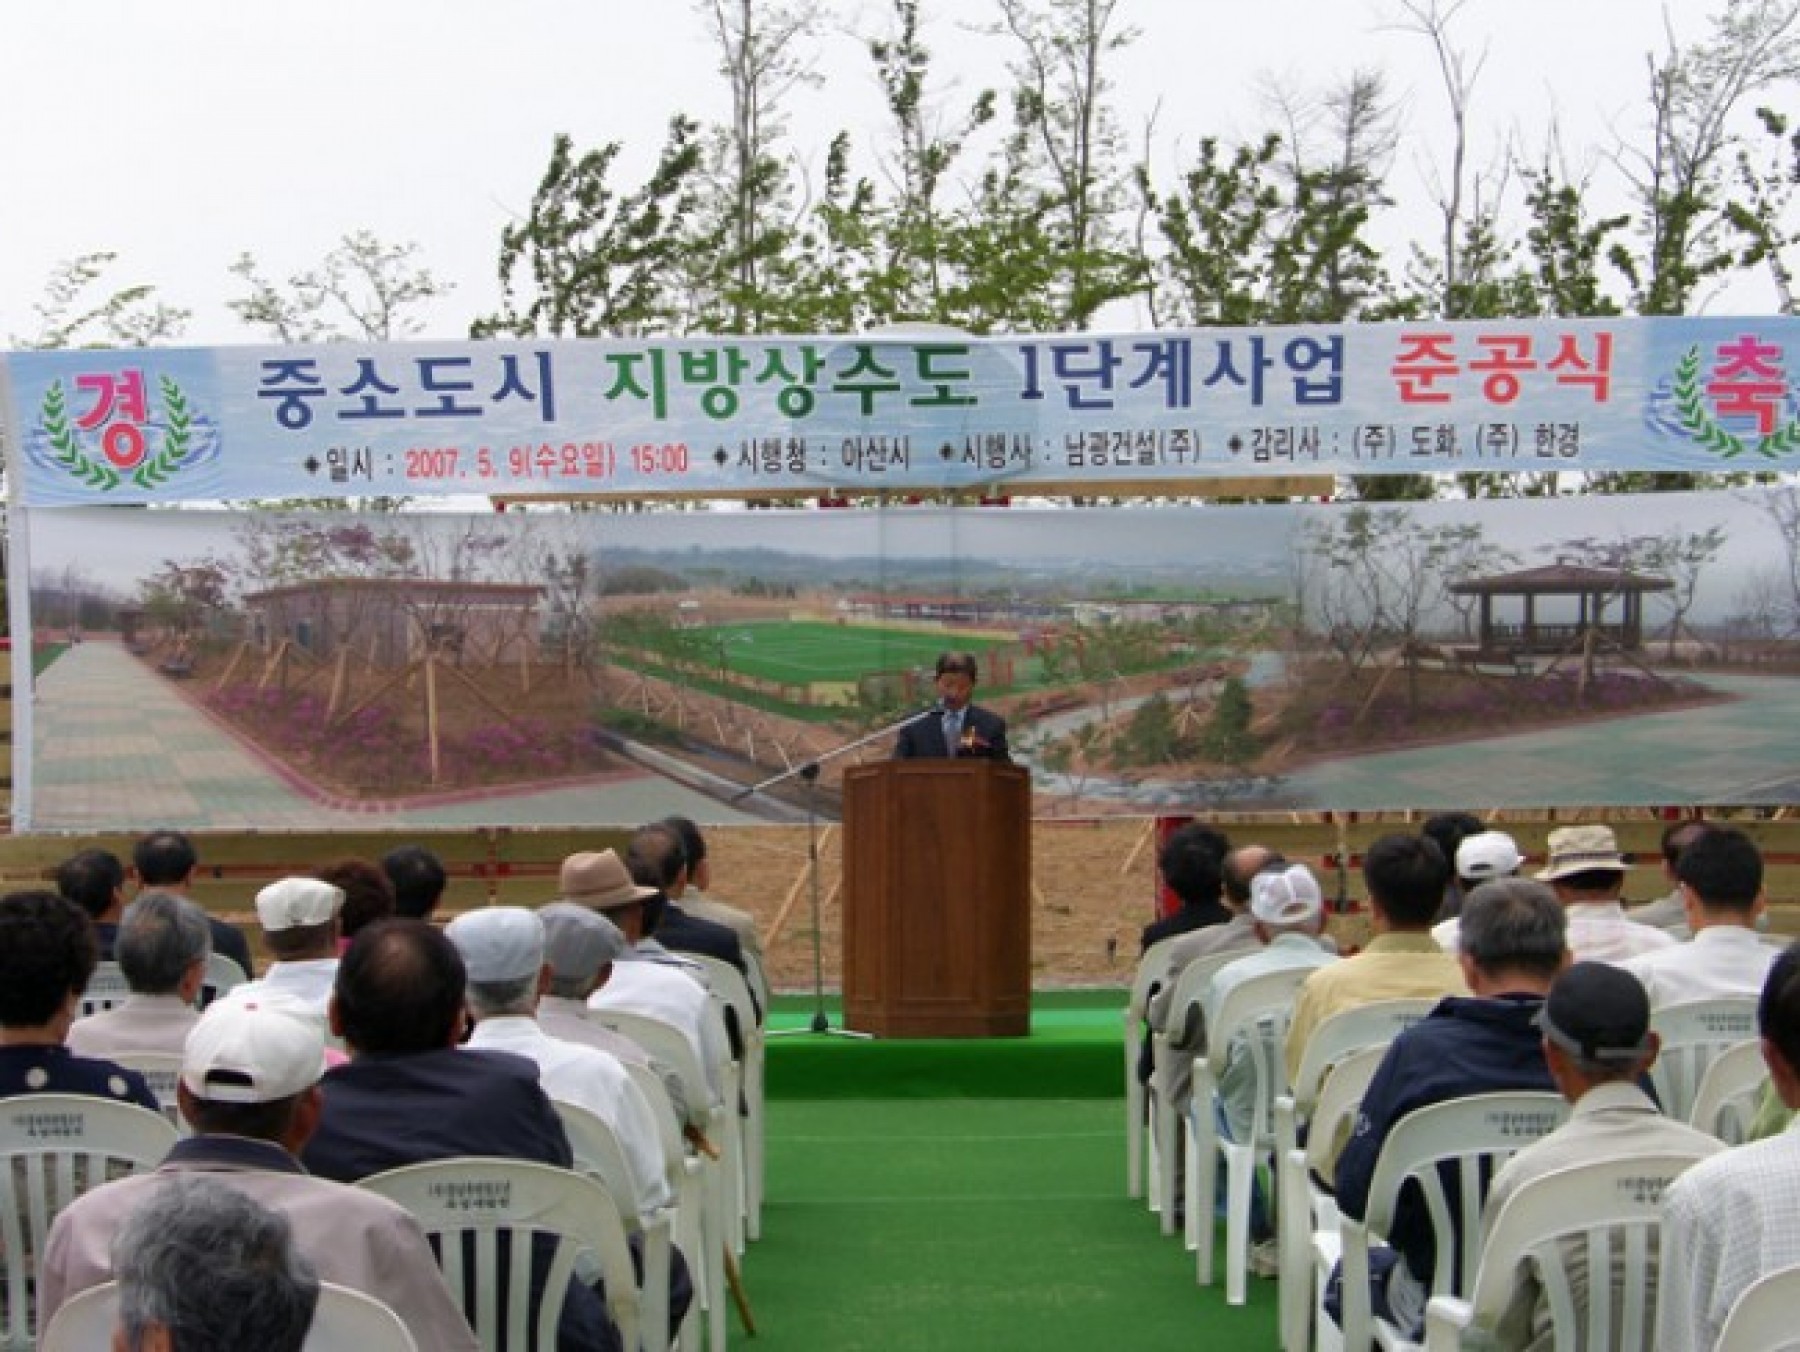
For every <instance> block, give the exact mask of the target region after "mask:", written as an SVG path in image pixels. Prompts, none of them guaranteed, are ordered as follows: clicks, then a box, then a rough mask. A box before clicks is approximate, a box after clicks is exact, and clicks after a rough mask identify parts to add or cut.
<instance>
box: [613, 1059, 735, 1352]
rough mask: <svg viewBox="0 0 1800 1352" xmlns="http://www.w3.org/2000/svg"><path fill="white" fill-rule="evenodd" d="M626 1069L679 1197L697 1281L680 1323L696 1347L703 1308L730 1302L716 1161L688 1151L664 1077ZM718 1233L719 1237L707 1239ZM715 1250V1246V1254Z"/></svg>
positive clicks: (681, 1243)
mask: <svg viewBox="0 0 1800 1352" xmlns="http://www.w3.org/2000/svg"><path fill="white" fill-rule="evenodd" d="M625 1073H626V1074H627V1075H629V1076H630V1077H631V1080H632V1083H634V1084H635V1085H637V1087H638V1089H639V1090H640V1091H642V1093H643V1095H644V1098H645V1100H646V1101H647V1102H648V1103H649V1104H650V1112H651V1115H652V1116H653V1117H655V1119H656V1132H657V1135H658V1137H659V1138H660V1139H661V1141H662V1147H663V1161H664V1167H665V1171H666V1172H665V1174H664V1177H665V1178H666V1179H667V1181H668V1184H669V1190H670V1191H671V1192H673V1193H674V1195H675V1214H674V1216H673V1217H672V1234H673V1238H674V1243H675V1246H676V1247H677V1248H678V1249H680V1250H681V1252H682V1254H683V1256H685V1257H686V1258H687V1260H688V1271H689V1273H690V1274H691V1275H692V1277H693V1279H694V1295H695V1299H694V1308H690V1309H689V1311H688V1317H687V1319H686V1320H685V1321H684V1322H683V1324H682V1335H681V1343H682V1346H683V1347H684V1348H685V1347H689V1346H695V1347H697V1346H698V1343H697V1342H696V1341H693V1340H691V1339H690V1338H689V1336H688V1331H689V1329H690V1328H691V1327H692V1326H693V1325H694V1323H695V1321H696V1320H697V1319H698V1317H699V1313H700V1312H701V1311H711V1310H713V1309H715V1308H717V1309H719V1310H721V1311H722V1310H723V1309H724V1303H725V1300H726V1289H725V1270H724V1267H723V1266H722V1264H721V1262H720V1258H721V1257H722V1255H723V1254H724V1251H725V1250H724V1243H725V1241H724V1237H723V1229H722V1227H720V1225H719V1223H718V1222H717V1221H716V1220H715V1219H713V1218H710V1217H709V1216H708V1214H707V1201H708V1198H709V1196H710V1195H711V1187H710V1185H709V1183H708V1180H707V1172H708V1171H709V1170H713V1171H716V1170H717V1168H718V1164H717V1162H716V1161H714V1160H709V1159H707V1158H706V1157H705V1156H704V1155H701V1154H699V1153H697V1152H695V1151H692V1150H689V1149H688V1144H687V1141H686V1140H685V1139H684V1137H683V1136H682V1130H681V1126H682V1124H681V1120H680V1119H679V1118H678V1117H677V1116H676V1115H675V1105H674V1104H673V1103H672V1102H671V1101H670V1099H669V1094H668V1091H667V1089H666V1088H665V1087H664V1085H663V1079H662V1076H661V1075H660V1074H658V1073H657V1071H656V1070H655V1069H653V1068H652V1067H650V1066H646V1065H637V1064H633V1063H630V1062H627V1063H626V1064H625ZM715 1234H716V1235H717V1238H716V1240H714V1239H710V1238H709V1236H713V1235H715ZM714 1248H717V1250H718V1253H717V1254H715V1253H714V1252H713V1250H714Z"/></svg>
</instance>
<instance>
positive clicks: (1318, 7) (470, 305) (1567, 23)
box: [0, 0, 1770, 343]
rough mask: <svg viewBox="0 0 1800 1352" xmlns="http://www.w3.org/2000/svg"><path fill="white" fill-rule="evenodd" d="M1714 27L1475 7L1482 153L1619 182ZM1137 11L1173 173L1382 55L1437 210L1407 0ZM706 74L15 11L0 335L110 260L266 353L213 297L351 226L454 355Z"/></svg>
mask: <svg viewBox="0 0 1800 1352" xmlns="http://www.w3.org/2000/svg"><path fill="white" fill-rule="evenodd" d="M838 7H839V10H840V12H841V13H844V14H846V15H849V16H857V15H860V16H861V21H860V27H861V28H862V29H863V30H864V31H867V30H870V29H874V28H879V27H881V26H883V25H884V24H885V22H886V19H885V16H886V14H887V12H888V5H887V4H886V3H885V0H860V5H859V4H858V0H839V6H838ZM1719 8H1720V4H1719V3H1718V0H1670V2H1669V4H1668V5H1667V6H1666V7H1665V6H1662V5H1658V4H1656V3H1654V0H1467V4H1466V6H1465V8H1464V11H1463V14H1462V16H1461V18H1460V20H1459V22H1458V27H1457V31H1458V32H1460V34H1461V35H1462V43H1463V46H1464V48H1465V50H1466V51H1467V52H1468V53H1469V54H1470V55H1471V56H1476V55H1479V54H1481V53H1482V52H1483V51H1485V53H1486V56H1485V61H1486V64H1485V67H1484V69H1483V72H1482V75H1481V78H1480V83H1479V84H1478V86H1477V92H1476V100H1475V106H1474V108H1473V111H1472V121H1473V126H1474V131H1475V140H1476V146H1475V150H1476V156H1477V159H1478V161H1479V162H1490V161H1491V160H1492V157H1493V156H1494V154H1495V151H1496V147H1497V146H1498V145H1500V144H1501V143H1502V142H1503V141H1504V140H1505V139H1506V138H1508V137H1513V138H1518V139H1520V140H1521V141H1522V143H1523V144H1524V145H1526V146H1527V147H1529V148H1531V149H1532V150H1533V152H1534V153H1535V151H1536V149H1537V148H1538V147H1540V146H1541V145H1542V143H1543V138H1544V135H1545V131H1546V128H1547V127H1548V125H1549V124H1550V121H1551V119H1552V117H1554V118H1555V119H1556V120H1558V121H1559V122H1560V124H1561V126H1562V129H1563V140H1564V144H1565V146H1567V147H1569V148H1571V149H1572V150H1573V151H1574V156H1575V158H1576V160H1577V161H1578V164H1580V165H1586V164H1598V165H1599V167H1598V169H1597V173H1598V175H1599V177H1600V178H1601V179H1606V178H1610V177H1612V175H1611V174H1610V171H1609V170H1607V169H1606V168H1605V166H1604V164H1603V163H1600V161H1599V156H1600V154H1601V152H1602V151H1604V150H1605V149H1607V148H1609V147H1611V146H1612V145H1613V144H1615V138H1616V137H1617V136H1619V135H1627V136H1638V137H1639V138H1640V139H1641V131H1642V128H1643V126H1644V124H1645V120H1646V114H1645V101H1644V88H1645V62H1646V56H1647V54H1648V53H1650V52H1651V51H1652V50H1660V49H1662V47H1663V46H1664V41H1665V40H1664V37H1663V23H1664V20H1665V9H1666V10H1667V11H1670V12H1672V13H1673V20H1672V22H1673V23H1674V26H1675V29H1676V31H1677V33H1678V34H1679V35H1680V36H1681V37H1683V38H1691V37H1693V36H1696V35H1698V34H1700V33H1702V32H1703V31H1704V30H1705V20H1706V17H1707V16H1708V15H1709V14H1711V13H1713V12H1715V11H1716V10H1717V9H1719ZM1121 9H1122V12H1123V14H1124V16H1125V18H1126V19H1127V21H1128V22H1130V23H1131V24H1132V25H1134V26H1135V27H1137V28H1138V29H1139V30H1141V32H1142V35H1143V36H1142V37H1141V38H1140V39H1139V40H1138V41H1137V42H1136V43H1135V44H1134V45H1133V46H1132V47H1131V48H1130V49H1128V50H1127V51H1126V52H1124V53H1121V54H1120V55H1119V56H1118V57H1117V59H1116V64H1115V66H1114V74H1115V78H1116V82H1117V85H1118V89H1119V95H1118V103H1119V106H1120V108H1121V110H1122V111H1123V112H1124V114H1125V117H1126V123H1127V126H1128V127H1131V128H1135V129H1137V130H1136V133H1135V135H1136V139H1139V140H1141V139H1142V135H1143V133H1142V128H1143V125H1144V120H1145V119H1146V118H1147V117H1148V116H1149V115H1150V114H1151V113H1152V111H1154V112H1155V113H1156V121H1155V130H1154V134H1153V138H1152V141H1153V145H1154V148H1155V155H1156V157H1157V159H1158V160H1159V162H1160V163H1161V164H1162V165H1163V166H1164V175H1165V181H1167V175H1168V168H1167V167H1168V166H1171V165H1173V164H1176V163H1179V162H1180V161H1182V160H1183V159H1185V157H1186V154H1187V152H1188V151H1190V150H1191V148H1192V146H1193V145H1194V143H1195V142H1196V141H1197V140H1198V139H1199V138H1200V137H1201V136H1203V135H1208V134H1218V135H1222V136H1225V137H1227V138H1229V137H1231V136H1233V135H1248V134H1252V133H1255V132H1257V131H1260V130H1261V129H1263V128H1264V127H1266V126H1268V125H1270V122H1271V115H1270V113H1269V112H1268V110H1267V107H1266V105H1265V104H1264V103H1262V102H1261V101H1260V100H1261V90H1262V89H1263V88H1264V87H1265V86H1266V84H1267V82H1268V81H1269V80H1270V79H1271V78H1273V79H1276V80H1279V81H1281V82H1282V83H1283V84H1285V85H1286V86H1287V87H1289V88H1291V89H1294V90H1298V91H1303V92H1314V93H1316V92H1318V91H1320V90H1322V89H1324V88H1325V87H1326V86H1328V85H1329V84H1331V83H1332V82H1333V81H1335V80H1338V79H1341V78H1342V77H1343V76H1345V75H1346V74H1348V73H1349V72H1350V71H1351V70H1352V69H1353V68H1355V67H1357V66H1379V67H1381V68H1383V69H1384V70H1385V71H1386V72H1387V73H1388V74H1389V76H1390V78H1391V82H1392V88H1393V92H1394V93H1395V94H1396V95H1397V96H1400V97H1402V98H1404V100H1405V101H1406V108H1407V117H1406V120H1405V127H1406V132H1407V139H1406V141H1405V144H1404V145H1403V147H1402V149H1401V151H1400V153H1399V155H1398V157H1397V159H1396V163H1395V166H1394V171H1393V177H1392V182H1391V185H1390V186H1391V190H1392V192H1393V194H1394V195H1395V196H1396V197H1398V198H1400V199H1402V200H1405V201H1411V202H1414V203H1418V204H1424V203H1427V202H1428V201H1429V194H1430V189H1429V188H1428V186H1427V183H1428V181H1429V179H1430V177H1431V175H1432V173H1433V169H1434V166H1435V165H1437V164H1441V163H1442V161H1443V159H1444V154H1445V150H1446V146H1447V125H1448V124H1447V120H1446V116H1445V105H1444V100H1443V93H1442V88H1441V85H1440V83H1439V82H1438V78H1437V75H1436V72H1435V68H1434V67H1433V65H1432V55H1431V52H1430V50H1429V48H1428V46H1427V45H1426V43H1425V42H1424V41H1423V40H1422V39H1421V38H1418V37H1415V36H1408V35H1406V34H1404V33H1401V32H1399V31H1397V30H1396V29H1395V27H1394V26H1393V24H1394V20H1395V19H1396V17H1397V15H1398V13H1399V5H1398V0H1253V3H1243V2H1242V0H1230V2H1227V0H1125V3H1124V4H1123V5H1122V7H1121ZM926 13H927V16H928V22H929V28H928V32H927V41H928V42H929V43H930V44H931V45H932V47H933V49H934V51H936V52H937V53H938V54H939V57H940V72H939V73H940V77H941V78H942V79H943V81H944V82H945V83H946V84H950V85H951V87H949V88H940V89H939V90H938V91H937V94H938V96H939V98H940V101H941V102H942V103H943V105H944V106H945V107H946V108H952V107H960V106H962V105H963V104H965V103H966V102H967V100H968V98H969V97H970V96H971V95H972V93H973V92H974V91H975V90H976V89H977V88H980V87H983V86H987V85H1000V86H1003V85H1004V84H1005V82H1006V81H1005V62H1006V60H1007V57H1008V55H1009V51H1008V48H1007V47H1006V46H1005V44H1003V43H1002V42H1000V41H998V40H995V39H989V38H985V37H982V36H980V35H978V34H975V33H973V32H971V31H969V30H968V29H967V28H966V27H964V26H962V25H965V24H968V23H972V22H974V21H975V20H976V19H977V18H980V19H987V18H989V17H991V11H990V9H989V8H988V6H987V5H986V4H985V3H983V0H961V2H960V3H957V2H955V0H936V3H932V0H927V8H926ZM716 64H717V62H716V54H715V52H714V51H713V49H712V47H711V46H710V45H709V42H708V40H707V38H706V35H705V30H704V28H703V26H702V24H701V21H700V19H699V18H698V17H697V16H696V14H695V13H694V10H693V8H692V7H691V5H690V4H689V3H687V0H505V3H501V0H309V2H308V3H306V4H288V5H274V4H267V3H259V2H257V0H155V2H154V3H152V2H151V0H55V3H51V2H50V0H14V3H9V4H6V5H5V6H4V8H3V10H0V127H3V128H4V131H0V183H3V184H4V191H0V341H3V340H4V339H5V338H7V337H8V336H12V335H25V334H29V333H30V332H32V331H33V330H34V328H35V327H36V325H35V319H34V315H33V311H32V307H33V305H34V304H35V303H36V301H37V300H38V299H39V298H41V296H42V294H43V286H44V282H45V280H46V278H47V277H48V276H49V274H50V272H51V270H52V268H53V267H54V266H55V265H56V263H57V262H58V261H59V260H65V259H68V258H71V257H74V256H75V255H77V254H81V253H86V252H90V251H95V250H112V251H115V252H117V253H118V254H119V256H120V263H119V270H118V273H117V277H118V280H119V281H120V282H126V281H133V282H148V283H153V284H154V285H155V286H156V287H157V288H158V290H159V292H160V293H161V295H162V297H163V298H164V299H165V300H167V301H169V302H171V303H173V304H177V305H181V306H184V307H187V308H189V309H191V310H193V311H194V318H193V321H192V323H191V324H190V326H189V327H188V329H187V332H186V339H187V340H188V341H190V342H196V343H212V342H244V341H254V340H256V339H257V338H259V337H260V335H258V334H255V333H252V332H251V331H248V330H246V329H244V328H243V327H242V326H241V325H240V324H239V323H238V322H237V321H236V319H235V318H234V317H233V316H232V315H231V314H230V312H229V311H228V310H226V308H225V304H224V303H225V301H226V300H227V299H228V298H230V297H232V296H234V295H237V294H241V284H240V283H238V282H237V281H236V279H234V278H232V277H231V276H230V275H229V273H228V271H227V269H228V267H229V265H230V263H231V261H232V260H233V259H234V258H235V257H236V256H237V255H238V254H239V253H241V252H245V251H249V252H251V253H253V254H255V255H256V256H257V258H258V259H259V260H261V262H262V263H263V265H264V270H265V272H268V273H271V274H274V275H277V276H286V275H287V274H288V273H290V272H292V271H294V270H296V269H300V268H304V267H308V266H311V265H313V264H315V263H316V262H317V261H318V260H319V259H320V258H321V257H322V256H323V255H324V254H325V253H326V252H327V251H328V250H329V249H331V248H332V247H333V245H334V244H335V243H336V242H337V241H338V240H340V239H341V238H342V237H343V236H344V235H345V234H346V233H348V232H350V231H353V230H358V229H369V230H373V231H374V232H376V233H377V234H378V235H379V236H381V237H382V238H383V239H384V240H387V241H389V242H395V243H398V242H409V241H412V242H417V244H418V245H419V246H420V249H421V251H422V258H423V260H424V261H425V262H426V263H427V264H428V265H429V266H430V267H432V269H433V270H434V271H436V272H437V273H438V274H439V275H440V276H441V277H443V278H445V279H446V280H449V281H451V282H453V283H454V285H455V290H454V291H453V292H452V293H451V294H450V295H449V296H448V297H447V298H446V299H445V300H443V301H442V302H440V303H439V304H438V305H437V306H436V307H435V308H434V309H433V310H432V312H431V314H430V329H429V332H428V334H427V336H429V337H440V338H459V337H462V336H464V335H465V333H466V328H467V324H468V322H469V320H470V319H471V318H472V317H473V316H475V315H477V314H481V313H485V312H489V311H491V310H492V309H494V308H495V307H496V305H497V301H498V284H497V281H496V279H495V258H496V253H497V247H498V238H499V233H500V230H501V228H502V227H503V226H504V225H505V224H506V223H507V222H509V221H511V220H513V219H515V218H516V217H517V216H518V215H519V214H520V213H522V212H523V211H525V210H526V209H527V207H528V206H529V202H530V197H531V192H532V189H533V187H534V186H535V184H536V182H537V180H538V178H539V177H540V175H541V173H542V169H543V166H544V163H545V159H546V156H547V154H548V150H549V146H550V141H551V137H552V136H553V134H554V133H556V132H558V131H567V132H569V133H571V134H572V135H573V136H574V137H575V139H576V142H577V144H578V145H580V146H582V147H584V148H586V147H591V146H594V145H598V144H600V143H603V142H605V141H609V140H620V141H622V142H624V143H625V145H626V147H627V153H626V155H625V157H624V159H623V161H622V163H621V165H620V174H619V177H618V179H617V180H616V182H617V183H618V184H619V185H621V186H630V185H634V184H635V183H636V182H637V181H638V180H639V178H640V177H641V175H642V174H643V172H644V171H645V170H646V169H647V168H648V167H649V164H650V162H651V161H652V159H653V157H654V154H655V151H656V149H657V148H658V146H659V145H660V144H661V141H662V135H663V128H664V127H665V125H666V123H667V121H668V119H669V117H670V116H671V115H673V114H674V113H676V112H677V111H683V112H687V113H690V114H692V115H695V116H698V117H700V118H702V119H709V120H710V119H717V118H719V117H720V116H722V115H723V113H724V111H725V107H726V91H725V88H724V85H723V83H722V81H721V79H720V77H719V76H718V75H717V74H716V73H715V69H716ZM818 69H819V73H820V75H821V76H822V77H823V82H822V85H821V87H820V88H819V89H818V90H816V91H813V92H809V93H807V94H806V95H805V96H804V97H803V98H799V99H797V100H796V101H795V103H794V105H793V108H792V112H791V121H792V125H793V127H794V129H795V131H796V140H797V141H798V142H800V143H801V144H802V145H803V146H804V147H805V148H806V149H807V150H808V152H809V153H811V154H812V155H813V160H814V163H815V166H816V163H817V159H818V155H817V150H818V147H819V146H820V145H822V143H823V141H824V139H825V138H826V137H827V136H828V135H829V134H830V133H831V132H833V131H835V130H837V129H839V128H848V129H850V130H852V131H853V132H857V133H863V134H864V141H865V144H866V143H867V142H868V141H870V140H877V141H878V140H880V139H881V109H880V105H879V96H878V92H877V89H876V87H875V84H874V81H873V76H872V73H871V67H870V64H869V62H868V60H867V57H866V55H865V54H864V53H863V49H862V47H861V44H860V43H859V42H858V41H857V40H855V39H853V38H852V37H850V36H849V35H848V30H847V29H841V30H840V31H839V32H838V33H836V34H835V35H833V36H830V37H828V38H826V39H825V40H824V41H822V42H821V43H820V45H819V47H818ZM952 77H954V81H955V83H954V84H951V80H952ZM1391 228H1392V229H1395V230H1401V231H1404V230H1405V229H1406V228H1408V227H1406V226H1401V225H1396V226H1394V227H1391ZM1410 228H1411V230H1412V231H1413V232H1414V233H1418V234H1423V233H1424V232H1425V231H1426V229H1427V228H1428V222H1427V221H1425V220H1424V219H1416V220H1414V221H1413V222H1412V223H1411V225H1410ZM1768 304H1770V301H1769V299H1768V295H1767V293H1766V289H1761V288H1757V287H1749V288H1742V287H1740V288H1736V289H1734V290H1733V291H1731V292H1730V293H1728V294H1726V295H1724V296H1720V297H1715V298H1714V299H1713V300H1712V302H1711V308H1712V309H1714V310H1715V311H1733V310H1737V311H1743V310H1755V309H1759V308H1763V307H1766V306H1767V305H1768Z"/></svg>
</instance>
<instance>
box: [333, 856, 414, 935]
mask: <svg viewBox="0 0 1800 1352" xmlns="http://www.w3.org/2000/svg"><path fill="white" fill-rule="evenodd" d="M313 876H314V877H315V878H317V879H318V880H319V881H320V882H326V883H330V884H331V885H332V886H333V887H335V888H337V889H338V890H339V891H341V892H342V893H343V894H344V904H343V905H342V906H341V907H339V908H338V917H337V922H338V950H339V952H342V951H343V949H344V948H345V946H347V945H348V944H349V942H350V941H351V940H352V939H354V938H355V937H356V934H357V931H358V930H360V929H362V928H363V927H364V926H366V925H372V924H374V923H375V922H376V921H377V920H386V919H387V918H388V917H389V916H390V915H395V914H398V903H397V902H396V900H395V897H394V885H393V883H391V882H389V881H388V876H387V874H385V873H383V872H382V871H381V869H379V868H378V867H376V866H375V865H374V864H371V863H370V862H369V861H368V860H367V859H340V860H338V861H337V862H336V863H333V864H327V865H326V866H325V867H324V868H322V869H320V870H319V871H318V872H317V873H315V874H314V875H313Z"/></svg>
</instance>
